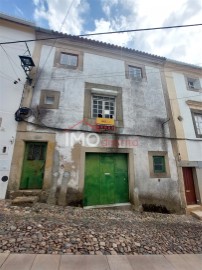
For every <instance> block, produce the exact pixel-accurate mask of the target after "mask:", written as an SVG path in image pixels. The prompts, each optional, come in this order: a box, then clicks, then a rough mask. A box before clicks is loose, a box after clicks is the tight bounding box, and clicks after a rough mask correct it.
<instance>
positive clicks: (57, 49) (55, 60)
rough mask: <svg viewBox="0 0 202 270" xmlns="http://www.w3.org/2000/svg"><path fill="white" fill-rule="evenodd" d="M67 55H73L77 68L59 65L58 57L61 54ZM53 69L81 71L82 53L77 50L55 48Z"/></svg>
mask: <svg viewBox="0 0 202 270" xmlns="http://www.w3.org/2000/svg"><path fill="white" fill-rule="evenodd" d="M62 53H64V54H69V55H75V56H77V57H78V61H77V66H71V65H70V66H68V65H63V64H61V63H60V57H61V54H62ZM54 67H57V68H64V69H70V70H81V71H82V70H83V52H82V51H78V50H72V49H67V48H61V47H60V48H56V50H55V58H54Z"/></svg>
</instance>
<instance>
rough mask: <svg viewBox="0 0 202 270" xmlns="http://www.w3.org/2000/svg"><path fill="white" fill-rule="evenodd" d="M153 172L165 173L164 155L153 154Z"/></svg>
mask: <svg viewBox="0 0 202 270" xmlns="http://www.w3.org/2000/svg"><path fill="white" fill-rule="evenodd" d="M153 169H154V173H165V172H166V166H165V156H153Z"/></svg>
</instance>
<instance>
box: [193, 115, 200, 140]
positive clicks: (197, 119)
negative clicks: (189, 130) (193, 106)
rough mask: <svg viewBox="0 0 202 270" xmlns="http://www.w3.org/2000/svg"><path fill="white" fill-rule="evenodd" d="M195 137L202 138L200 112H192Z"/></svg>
mask: <svg viewBox="0 0 202 270" xmlns="http://www.w3.org/2000/svg"><path fill="white" fill-rule="evenodd" d="M192 116H193V122H194V128H195V132H196V137H202V112H201V113H200V112H198V111H197V112H195V111H192Z"/></svg>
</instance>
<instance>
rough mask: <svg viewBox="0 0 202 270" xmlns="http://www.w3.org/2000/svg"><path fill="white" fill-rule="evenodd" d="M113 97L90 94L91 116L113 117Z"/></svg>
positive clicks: (114, 107)
mask: <svg viewBox="0 0 202 270" xmlns="http://www.w3.org/2000/svg"><path fill="white" fill-rule="evenodd" d="M115 105H116V104H115V97H112V96H111V97H110V96H97V95H93V96H92V117H93V118H96V117H102V118H115V109H116V106H115Z"/></svg>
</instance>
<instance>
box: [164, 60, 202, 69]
mask: <svg viewBox="0 0 202 270" xmlns="http://www.w3.org/2000/svg"><path fill="white" fill-rule="evenodd" d="M166 61H167V63H171V64H177V65H183V66H187V67H190V68H196V69H201V70H202V67H201V66H197V65H193V64H189V63H185V62H182V61H177V60H173V59H169V58H167V60H166Z"/></svg>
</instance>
